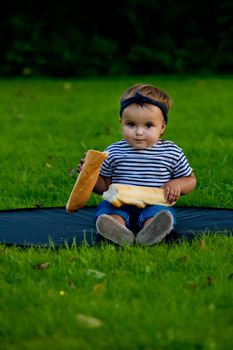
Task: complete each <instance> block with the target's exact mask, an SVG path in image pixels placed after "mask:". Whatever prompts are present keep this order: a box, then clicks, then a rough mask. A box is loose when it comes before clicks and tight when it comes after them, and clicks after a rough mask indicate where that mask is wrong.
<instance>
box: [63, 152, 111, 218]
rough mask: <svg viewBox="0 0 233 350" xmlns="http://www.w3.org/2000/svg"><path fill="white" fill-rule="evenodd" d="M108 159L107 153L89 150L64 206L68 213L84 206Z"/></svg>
mask: <svg viewBox="0 0 233 350" xmlns="http://www.w3.org/2000/svg"><path fill="white" fill-rule="evenodd" d="M107 157H108V153H107V152H99V151H96V150H89V151H88V152H87V154H86V157H85V162H84V165H83V169H82V171H81V172H80V174H79V176H78V178H77V180H76V182H75V185H74V187H73V189H72V191H71V193H70V197H69V199H68V202H67V204H66V210H67V211H68V212H75V211H77V210H78V209H80V208H82V207H84V206H85V204H86V203H87V201H88V199H89V197H90V195H91V193H92V191H93V188H94V187H95V184H96V182H97V179H98V176H99V172H100V168H101V165H102V163H103V161H104V160H105V159H106V158H107Z"/></svg>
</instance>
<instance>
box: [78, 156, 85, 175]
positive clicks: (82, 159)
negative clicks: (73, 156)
mask: <svg viewBox="0 0 233 350" xmlns="http://www.w3.org/2000/svg"><path fill="white" fill-rule="evenodd" d="M85 156H86V153H85ZM85 156H84V158H81V159H80V161H79V164H78V166H77V172H78V173H80V172H81V171H82V169H83V165H84V163H85Z"/></svg>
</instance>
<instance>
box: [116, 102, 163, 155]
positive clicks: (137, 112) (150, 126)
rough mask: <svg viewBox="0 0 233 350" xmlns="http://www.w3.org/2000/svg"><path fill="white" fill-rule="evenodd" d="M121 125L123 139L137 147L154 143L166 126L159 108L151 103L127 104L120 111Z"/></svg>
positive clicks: (145, 146)
mask: <svg viewBox="0 0 233 350" xmlns="http://www.w3.org/2000/svg"><path fill="white" fill-rule="evenodd" d="M121 125H122V130H123V135H124V138H125V140H126V141H127V142H128V143H129V144H130V145H131V146H132V147H134V148H137V149H144V148H148V147H151V146H152V145H154V144H155V143H156V142H157V141H158V140H159V138H160V137H161V136H162V134H163V133H164V131H165V128H166V124H165V122H164V119H163V114H162V112H161V110H160V109H159V108H158V107H156V106H154V105H151V104H145V105H143V106H142V107H141V106H140V105H138V104H136V103H133V104H131V105H129V106H128V107H127V108H125V109H124V111H123V113H122V117H121Z"/></svg>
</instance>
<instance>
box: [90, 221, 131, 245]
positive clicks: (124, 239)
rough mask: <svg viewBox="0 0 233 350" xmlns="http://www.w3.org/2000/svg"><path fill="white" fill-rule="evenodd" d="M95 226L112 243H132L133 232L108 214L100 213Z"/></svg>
mask: <svg viewBox="0 0 233 350" xmlns="http://www.w3.org/2000/svg"><path fill="white" fill-rule="evenodd" d="M96 227H97V231H98V232H99V234H100V235H101V236H103V237H104V238H107V239H109V240H110V241H113V242H114V243H117V244H119V245H122V246H123V245H132V244H133V243H134V239H135V237H134V234H133V233H132V232H131V231H130V230H128V229H127V228H126V227H125V226H123V225H122V224H120V223H119V222H118V221H116V220H114V219H113V218H112V217H111V216H109V215H106V214H103V215H100V216H99V217H98V219H97V221H96Z"/></svg>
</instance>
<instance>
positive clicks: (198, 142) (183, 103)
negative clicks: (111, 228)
mask: <svg viewBox="0 0 233 350" xmlns="http://www.w3.org/2000/svg"><path fill="white" fill-rule="evenodd" d="M138 81H145V82H150V83H154V84H156V85H158V86H160V87H161V88H163V89H165V90H166V91H167V92H168V93H169V94H170V95H171V96H172V98H173V100H174V106H173V108H172V110H171V112H170V115H169V123H168V127H167V131H166V134H165V137H166V138H167V139H171V140H173V141H174V142H176V143H177V144H178V145H180V146H181V147H182V148H183V149H184V151H185V153H186V154H187V156H188V158H189V161H190V163H191V165H192V167H193V168H194V171H195V174H196V176H197V180H198V186H197V188H196V190H195V192H193V193H192V194H190V195H189V196H187V197H182V198H181V200H180V201H179V203H178V204H184V205H199V206H201V205H203V206H215V207H225V208H227V207H232V194H233V185H232V177H231V175H230V174H231V172H232V164H233V138H232V117H231V115H232V111H231V101H232V82H233V79H232V78H231V77H206V78H198V77H197V78H188V77H186V78H178V77H150V78H149V77H143V78H132V77H131V78H120V79H115V80H114V79H105V80H104V79H103V80H73V81H70V82H66V81H62V80H45V79H35V80H34V79H29V80H23V79H13V80H0V122H1V155H0V157H1V158H0V161H1V170H2V171H1V173H0V195H1V201H0V209H7V208H17V207H35V206H53V205H55V206H60V205H64V204H65V203H66V201H67V197H68V194H69V192H70V191H71V189H72V187H73V184H74V178H72V177H71V176H70V172H69V169H70V168H72V169H75V168H76V165H77V164H78V162H79V159H80V157H81V156H82V155H83V152H84V151H85V150H87V149H89V148H95V149H99V150H104V149H105V147H106V146H108V145H109V144H110V143H112V142H113V141H116V140H119V139H121V137H122V136H121V130H120V125H119V122H118V111H119V97H120V95H121V93H122V92H123V91H124V90H125V89H126V88H127V87H128V86H129V85H131V84H133V83H134V82H138ZM99 200H100V198H99V197H98V196H92V198H91V200H90V203H96V202H98V201H99Z"/></svg>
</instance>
